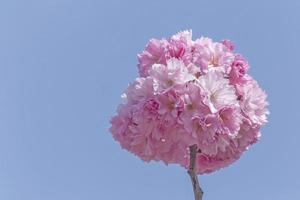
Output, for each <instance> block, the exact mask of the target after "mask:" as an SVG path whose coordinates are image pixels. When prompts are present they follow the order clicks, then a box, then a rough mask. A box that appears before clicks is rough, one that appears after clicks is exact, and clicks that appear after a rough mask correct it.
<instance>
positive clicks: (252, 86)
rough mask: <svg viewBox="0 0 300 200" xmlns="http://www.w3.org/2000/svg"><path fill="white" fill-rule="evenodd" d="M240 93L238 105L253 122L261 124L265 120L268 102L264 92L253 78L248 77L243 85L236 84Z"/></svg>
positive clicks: (267, 112)
mask: <svg viewBox="0 0 300 200" xmlns="http://www.w3.org/2000/svg"><path fill="white" fill-rule="evenodd" d="M237 90H238V92H239V94H240V96H239V98H240V106H241V110H242V111H243V113H244V114H245V115H246V116H247V118H249V119H250V120H251V122H252V123H253V124H258V125H263V124H265V123H266V122H267V115H268V114H269V111H268V109H267V105H268V103H267V102H266V98H267V95H266V93H265V92H264V91H263V90H262V89H261V88H260V87H259V86H258V84H257V82H256V81H255V80H254V79H250V80H249V81H248V82H247V83H246V84H245V85H243V86H238V87H237Z"/></svg>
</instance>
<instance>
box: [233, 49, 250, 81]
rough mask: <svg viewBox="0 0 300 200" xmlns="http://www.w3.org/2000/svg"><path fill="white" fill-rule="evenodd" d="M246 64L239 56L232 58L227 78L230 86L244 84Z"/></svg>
mask: <svg viewBox="0 0 300 200" xmlns="http://www.w3.org/2000/svg"><path fill="white" fill-rule="evenodd" d="M248 68H249V66H248V62H247V60H246V59H245V58H244V57H243V56H242V55H241V54H236V55H235V57H234V61H233V63H232V64H231V69H230V72H229V78H230V83H231V84H243V83H245V82H246V78H245V75H246V73H247V71H248Z"/></svg>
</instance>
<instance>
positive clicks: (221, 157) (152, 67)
mask: <svg viewBox="0 0 300 200" xmlns="http://www.w3.org/2000/svg"><path fill="white" fill-rule="evenodd" d="M138 60H139V64H138V69H139V74H140V77H139V78H137V79H136V80H135V81H134V82H133V83H131V84H130V85H129V87H128V88H127V90H126V91H125V93H124V94H123V95H122V96H123V98H124V103H123V104H121V105H120V106H119V108H118V111H117V115H116V116H114V117H113V118H112V119H111V128H110V131H111V133H112V135H113V137H114V138H115V139H116V140H117V141H118V142H119V143H120V144H121V146H122V147H123V148H125V149H127V150H128V151H130V152H132V153H134V154H135V155H137V156H139V157H140V158H141V159H143V160H144V161H151V160H156V161H160V160H161V161H163V162H164V163H166V164H168V163H178V164H180V165H182V166H184V167H188V165H189V147H190V146H191V145H194V144H196V145H197V147H198V153H197V158H196V159H197V160H196V162H197V172H198V173H199V174H203V173H209V172H213V171H215V170H217V169H220V168H222V167H225V166H228V165H229V164H231V163H232V162H234V161H235V160H237V159H238V158H239V157H240V156H241V154H242V153H243V152H244V151H245V150H246V149H247V148H248V147H249V146H250V145H251V144H253V143H255V142H256V141H257V140H258V139H259V137H260V127H261V126H262V125H263V124H265V123H266V122H267V115H268V113H269V112H268V110H267V105H268V103H267V102H266V94H265V92H264V91H263V90H262V89H261V88H260V87H259V85H258V84H257V82H256V81H255V80H254V79H253V78H252V77H251V76H250V75H249V74H247V71H248V68H249V66H248V62H247V60H246V59H245V58H244V57H243V56H242V55H241V54H238V53H235V52H234V45H233V43H232V42H231V41H229V40H223V41H222V42H214V41H213V40H212V39H210V38H206V37H201V38H199V39H196V40H192V32H191V31H183V32H179V33H177V34H175V35H173V36H171V37H170V38H169V39H161V40H158V39H151V40H150V41H149V43H148V44H147V46H146V48H145V50H144V51H143V52H141V53H140V54H138Z"/></svg>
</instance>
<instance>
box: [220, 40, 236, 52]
mask: <svg viewBox="0 0 300 200" xmlns="http://www.w3.org/2000/svg"><path fill="white" fill-rule="evenodd" d="M222 44H223V45H224V46H225V47H227V49H228V50H229V51H233V50H234V44H233V42H232V41H230V40H228V39H224V40H222Z"/></svg>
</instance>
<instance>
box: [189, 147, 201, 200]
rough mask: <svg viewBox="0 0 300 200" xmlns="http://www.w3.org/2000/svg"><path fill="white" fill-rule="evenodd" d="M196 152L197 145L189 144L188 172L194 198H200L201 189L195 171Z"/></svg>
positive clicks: (198, 199)
mask: <svg viewBox="0 0 300 200" xmlns="http://www.w3.org/2000/svg"><path fill="white" fill-rule="evenodd" d="M197 152H198V149H197V145H192V146H190V166H189V170H188V174H189V175H190V177H191V181H192V184H193V191H194V196H195V200H202V196H203V191H202V189H201V187H200V185H199V181H198V177H197V173H196V156H197Z"/></svg>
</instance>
